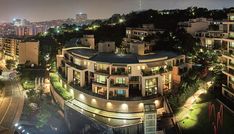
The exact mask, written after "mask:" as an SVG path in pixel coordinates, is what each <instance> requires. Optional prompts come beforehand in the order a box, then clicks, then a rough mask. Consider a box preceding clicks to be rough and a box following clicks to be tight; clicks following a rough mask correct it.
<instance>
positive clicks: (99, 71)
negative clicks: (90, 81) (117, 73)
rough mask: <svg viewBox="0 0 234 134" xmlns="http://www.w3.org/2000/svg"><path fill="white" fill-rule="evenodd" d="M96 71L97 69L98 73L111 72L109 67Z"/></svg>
mask: <svg viewBox="0 0 234 134" xmlns="http://www.w3.org/2000/svg"><path fill="white" fill-rule="evenodd" d="M95 71H96V73H102V74H110V71H109V68H107V69H106V70H104V69H97V70H95Z"/></svg>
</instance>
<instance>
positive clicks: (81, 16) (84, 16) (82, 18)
mask: <svg viewBox="0 0 234 134" xmlns="http://www.w3.org/2000/svg"><path fill="white" fill-rule="evenodd" d="M87 19H88V15H87V14H85V13H79V14H76V22H77V23H80V22H84V21H86V20H87Z"/></svg>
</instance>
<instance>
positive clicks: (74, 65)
mask: <svg viewBox="0 0 234 134" xmlns="http://www.w3.org/2000/svg"><path fill="white" fill-rule="evenodd" d="M66 64H68V65H69V66H72V67H74V68H76V69H78V70H85V69H86V68H85V67H83V66H80V65H77V64H75V63H72V62H67V63H66Z"/></svg>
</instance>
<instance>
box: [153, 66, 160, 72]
mask: <svg viewBox="0 0 234 134" xmlns="http://www.w3.org/2000/svg"><path fill="white" fill-rule="evenodd" d="M151 71H152V72H153V73H156V72H158V71H159V67H153V68H151Z"/></svg>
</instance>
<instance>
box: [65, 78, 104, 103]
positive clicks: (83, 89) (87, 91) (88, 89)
mask: <svg viewBox="0 0 234 134" xmlns="http://www.w3.org/2000/svg"><path fill="white" fill-rule="evenodd" d="M69 86H71V87H72V88H74V89H76V90H78V91H81V92H84V93H86V94H88V95H91V96H95V97H99V98H103V99H106V96H104V95H100V94H97V93H94V92H92V90H91V89H92V88H91V86H86V87H80V86H79V85H75V84H73V82H71V83H70V84H69Z"/></svg>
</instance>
